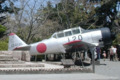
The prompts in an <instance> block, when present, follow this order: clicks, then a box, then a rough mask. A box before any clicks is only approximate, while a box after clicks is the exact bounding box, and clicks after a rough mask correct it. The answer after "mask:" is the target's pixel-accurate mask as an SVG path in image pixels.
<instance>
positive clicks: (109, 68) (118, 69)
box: [95, 59, 120, 80]
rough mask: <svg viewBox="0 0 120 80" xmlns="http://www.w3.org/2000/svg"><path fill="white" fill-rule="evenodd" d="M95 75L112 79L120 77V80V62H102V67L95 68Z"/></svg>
mask: <svg viewBox="0 0 120 80" xmlns="http://www.w3.org/2000/svg"><path fill="white" fill-rule="evenodd" d="M95 73H97V74H101V75H106V76H110V77H118V78H119V80H120V61H118V62H115V61H109V60H108V59H107V60H105V61H104V60H103V59H101V60H100V65H96V66H95Z"/></svg>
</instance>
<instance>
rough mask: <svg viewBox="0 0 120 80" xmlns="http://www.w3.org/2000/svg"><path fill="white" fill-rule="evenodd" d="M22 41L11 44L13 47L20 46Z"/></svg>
mask: <svg viewBox="0 0 120 80" xmlns="http://www.w3.org/2000/svg"><path fill="white" fill-rule="evenodd" d="M21 45H22V43H16V44H11V47H18V46H21Z"/></svg>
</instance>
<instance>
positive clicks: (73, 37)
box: [8, 26, 115, 55]
mask: <svg viewBox="0 0 120 80" xmlns="http://www.w3.org/2000/svg"><path fill="white" fill-rule="evenodd" d="M114 38H115V35H114V34H112V33H111V31H110V30H109V28H107V27H104V28H99V29H90V30H85V29H83V28H81V27H80V26H78V27H74V28H70V29H66V30H63V31H59V32H55V33H54V34H53V35H52V36H51V37H50V38H49V39H45V40H42V41H40V42H37V43H33V44H26V43H25V42H24V41H22V40H21V39H20V38H19V37H18V36H17V35H16V34H15V33H10V34H9V44H8V50H9V51H11V50H27V51H29V52H30V54H31V55H45V54H51V53H52V54H59V53H68V52H70V51H74V50H75V49H78V50H79V51H82V50H90V51H91V52H92V53H93V51H95V50H94V48H95V47H96V46H100V47H103V46H104V45H109V44H111V42H112V40H113V39H114Z"/></svg>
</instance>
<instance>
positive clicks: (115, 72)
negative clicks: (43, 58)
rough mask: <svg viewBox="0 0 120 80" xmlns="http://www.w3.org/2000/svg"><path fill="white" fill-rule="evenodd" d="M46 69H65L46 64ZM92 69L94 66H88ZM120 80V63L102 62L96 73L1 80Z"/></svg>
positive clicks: (4, 79) (0, 79)
mask: <svg viewBox="0 0 120 80" xmlns="http://www.w3.org/2000/svg"><path fill="white" fill-rule="evenodd" d="M28 64H29V63H28ZM41 64H44V65H45V68H51V67H52V68H63V66H61V65H53V64H46V63H41ZM87 67H89V68H92V65H90V66H87ZM26 79H27V80H67V79H69V80H120V61H118V62H115V61H109V60H108V59H106V60H105V61H104V60H103V59H101V60H100V65H95V73H65V74H11V75H10V74H9V75H6V74H3V75H0V80H26Z"/></svg>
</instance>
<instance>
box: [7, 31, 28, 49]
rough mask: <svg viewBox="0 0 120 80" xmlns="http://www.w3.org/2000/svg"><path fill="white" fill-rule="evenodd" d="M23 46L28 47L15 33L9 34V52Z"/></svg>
mask: <svg viewBox="0 0 120 80" xmlns="http://www.w3.org/2000/svg"><path fill="white" fill-rule="evenodd" d="M23 46H27V44H26V43H25V42H24V41H22V40H21V39H20V38H19V37H18V36H17V35H16V34H15V33H10V34H9V44H8V50H9V51H10V50H14V49H16V48H20V47H23Z"/></svg>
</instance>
